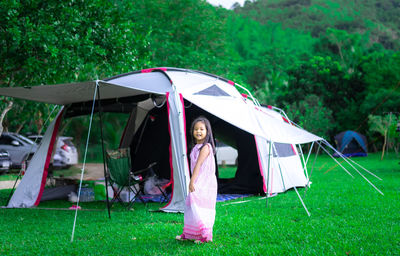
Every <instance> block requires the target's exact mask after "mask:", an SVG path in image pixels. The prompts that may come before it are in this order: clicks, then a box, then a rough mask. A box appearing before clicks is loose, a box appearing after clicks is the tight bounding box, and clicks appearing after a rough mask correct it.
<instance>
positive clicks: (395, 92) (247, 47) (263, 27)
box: [0, 0, 400, 148]
mask: <svg viewBox="0 0 400 256" xmlns="http://www.w3.org/2000/svg"><path fill="white" fill-rule="evenodd" d="M399 10H400V5H399V4H398V2H397V1H394V0H385V1H378V0H367V1H359V0H353V1H344V0H335V1H332V0H330V1H323V0H272V1H267V0H257V1H247V2H246V3H245V5H244V6H243V7H240V6H236V8H235V9H234V10H233V11H232V10H226V9H223V8H218V7H214V6H211V5H210V4H208V3H207V2H206V1H204V0H173V1H162V0H154V1H146V0H135V1H125V0H118V1H117V0H113V1H102V0H96V1H90V3H87V2H86V1H82V0H79V1H63V2H60V1H50V2H49V1H47V2H46V4H44V3H43V2H42V1H24V0H18V1H12V0H7V1H2V2H1V3H0V16H1V17H2V20H4V22H2V23H1V24H0V36H1V37H0V40H1V42H2V46H1V51H0V56H1V58H2V60H4V61H2V63H1V64H0V85H1V86H25V85H37V84H51V83H62V82H71V81H81V80H89V79H96V78H104V77H108V76H111V75H114V74H120V73H124V72H128V71H132V70H136V69H142V68H147V67H150V66H175V67H182V68H190V69H197V70H202V71H206V72H210V73H214V74H217V75H220V76H223V77H226V78H228V79H230V80H233V81H235V82H237V83H239V84H241V85H243V86H245V87H247V88H248V89H249V90H250V91H251V93H253V94H255V96H256V97H257V98H258V99H259V101H260V102H261V103H263V104H269V105H275V106H278V107H280V108H282V109H284V110H285V111H286V112H288V113H289V117H290V118H292V119H293V120H294V121H295V122H296V123H299V124H300V125H302V126H303V127H304V128H306V129H307V130H310V131H311V132H314V133H318V134H319V135H321V136H324V137H326V138H327V139H331V140H332V138H333V135H334V134H336V133H338V132H341V131H343V130H357V131H359V132H362V133H368V132H369V130H370V128H369V126H368V116H369V115H379V116H383V115H385V113H388V112H396V111H397V112H398V109H399V106H400V44H399V40H398V38H399V36H400V32H399V31H400V27H399V24H400V22H399V16H398V15H397V13H398V12H399ZM3 17H4V18H3ZM8 100H9V99H6V100H5V101H3V102H1V103H0V104H1V109H4V107H5V106H6V105H7V101H8ZM51 109H52V107H51V106H47V105H43V104H36V103H26V102H19V101H17V102H16V104H15V105H14V107H13V109H12V111H10V112H9V113H8V115H7V117H6V120H5V122H4V125H5V126H6V128H8V129H9V130H12V131H19V130H21V132H23V133H24V132H38V131H40V129H41V127H42V126H43V123H44V120H43V117H45V116H47V113H49V111H50V110H51ZM33 113H35V114H33ZM314 113H315V115H314ZM32 116H35V119H32V118H30V117H32ZM34 120H35V121H34ZM370 135H371V136H373V137H372V138H371V141H375V142H380V141H382V139H381V135H379V134H378V133H370ZM94 136H98V134H95V135H94ZM97 139H98V137H97ZM379 147H380V145H378V148H379Z"/></svg>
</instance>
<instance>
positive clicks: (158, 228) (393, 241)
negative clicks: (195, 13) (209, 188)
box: [0, 154, 400, 255]
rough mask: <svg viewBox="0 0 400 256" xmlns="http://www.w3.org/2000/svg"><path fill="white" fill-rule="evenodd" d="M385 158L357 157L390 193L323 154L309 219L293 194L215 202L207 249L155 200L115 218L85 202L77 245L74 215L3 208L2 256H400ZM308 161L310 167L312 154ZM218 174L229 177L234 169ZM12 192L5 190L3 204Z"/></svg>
mask: <svg viewBox="0 0 400 256" xmlns="http://www.w3.org/2000/svg"><path fill="white" fill-rule="evenodd" d="M379 157H380V155H379V154H370V155H369V156H368V157H366V158H356V159H355V160H356V161H357V162H358V163H360V164H361V165H363V166H365V167H366V168H368V169H369V170H371V171H373V172H374V173H375V174H377V175H378V176H380V177H381V178H382V179H383V181H379V180H377V179H376V178H374V177H372V176H371V175H369V174H365V176H366V177H367V178H369V179H370V180H371V181H372V182H374V184H375V185H376V186H377V187H378V188H379V189H381V190H382V191H383V193H384V194H385V195H384V196H382V195H380V194H379V193H377V192H376V191H375V190H374V189H373V188H372V187H371V186H370V185H369V184H368V183H367V182H365V181H364V180H363V179H362V178H361V177H360V176H359V175H358V174H356V172H355V171H353V170H350V169H349V171H350V172H351V173H352V174H353V175H354V177H355V178H354V179H353V178H351V177H350V176H349V175H348V174H346V173H345V172H344V171H343V170H341V169H340V168H339V167H335V166H336V164H335V162H334V161H333V160H331V159H330V158H329V157H328V156H324V155H323V156H319V157H318V160H317V162H316V165H315V167H314V170H313V173H312V177H311V180H312V182H313V183H312V185H311V188H310V189H309V190H308V191H307V194H305V190H304V189H299V192H300V194H301V195H302V197H303V199H304V202H305V204H306V205H307V207H308V209H309V211H310V213H311V217H308V216H307V214H306V212H305V211H304V209H303V207H302V205H301V203H300V201H299V200H298V198H297V195H296V193H295V192H294V191H293V190H290V191H288V192H286V193H283V194H279V195H278V196H276V197H273V198H270V199H269V200H268V206H267V207H266V201H265V199H262V198H261V197H256V196H255V197H250V198H245V199H239V200H236V202H240V201H247V202H243V203H240V204H229V203H231V202H232V201H228V202H221V203H217V209H216V210H217V215H216V222H215V225H214V241H213V242H212V243H207V244H201V245H195V244H193V243H191V242H179V241H175V239H174V237H175V236H176V235H178V234H180V232H181V231H182V227H183V214H172V213H170V214H168V213H160V212H149V211H148V210H149V209H157V208H159V207H160V206H161V205H160V204H157V203H153V204H148V205H147V206H146V207H145V206H143V205H142V204H140V203H138V204H135V206H134V211H125V210H122V209H120V208H118V207H116V209H114V210H113V211H112V218H111V219H108V217H107V213H106V210H105V205H104V203H101V202H93V203H81V206H82V208H83V209H85V210H84V211H79V212H78V218H77V225H76V230H75V241H74V242H73V243H71V242H70V238H71V232H72V225H73V221H74V213H75V212H74V211H65V210H44V209H0V215H1V217H0V229H1V233H0V241H1V246H0V255H336V254H337V255H400V200H399V199H400V165H399V164H398V163H399V162H400V159H398V158H396V157H395V156H394V155H390V156H388V157H387V158H386V159H385V160H384V161H380V160H379ZM309 162H310V166H309V168H311V164H312V162H313V158H312V157H311V158H310V161H309ZM220 171H221V173H224V172H225V173H224V174H223V175H227V176H229V175H230V173H231V172H232V169H229V168H228V169H226V170H225V169H223V170H220ZM363 173H365V172H363ZM8 193H9V190H1V191H0V197H1V198H0V199H1V200H2V201H4V200H5V198H6V197H7V196H8ZM69 206H71V203H69V202H66V201H50V202H44V203H41V204H40V207H41V208H53V207H54V208H66V207H69ZM89 209H90V210H89Z"/></svg>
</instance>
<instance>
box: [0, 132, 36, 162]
mask: <svg viewBox="0 0 400 256" xmlns="http://www.w3.org/2000/svg"><path fill="white" fill-rule="evenodd" d="M37 148H38V146H37V144H36V143H35V142H33V141H32V140H30V139H28V138H26V137H25V136H22V135H21V134H18V133H13V132H3V133H2V134H1V136H0V150H5V151H7V152H8V154H9V156H10V159H11V165H10V167H11V168H21V167H22V166H23V164H26V162H25V161H29V160H30V159H31V158H32V156H33V154H34V153H35V152H36V150H37Z"/></svg>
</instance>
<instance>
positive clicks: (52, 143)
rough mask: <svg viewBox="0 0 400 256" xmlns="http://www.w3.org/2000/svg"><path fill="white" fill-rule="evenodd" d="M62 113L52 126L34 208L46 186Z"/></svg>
mask: <svg viewBox="0 0 400 256" xmlns="http://www.w3.org/2000/svg"><path fill="white" fill-rule="evenodd" d="M63 112H64V109H63V110H62V112H61V113H60V114H59V115H58V118H57V120H56V123H55V124H54V130H53V134H52V135H51V139H50V145H49V149H48V150H47V156H46V162H45V164H44V169H43V176H42V182H41V184H40V190H39V194H38V197H37V198H36V202H35V204H34V205H35V206H38V205H39V203H40V199H41V198H42V195H43V190H44V186H45V185H46V179H47V173H48V170H49V165H50V160H51V154H52V153H53V148H54V144H55V140H56V138H57V133H58V127H59V126H60V122H61V117H62V116H63Z"/></svg>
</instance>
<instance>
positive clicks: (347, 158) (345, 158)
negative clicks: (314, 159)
mask: <svg viewBox="0 0 400 256" xmlns="http://www.w3.org/2000/svg"><path fill="white" fill-rule="evenodd" d="M325 145H327V146H328V147H329V148H331V149H333V150H334V151H335V152H336V153H338V154H339V155H340V156H341V157H342V158H343V159H344V160H345V161H346V162H347V160H349V161H351V162H352V163H353V164H356V165H358V166H359V167H361V168H362V169H363V170H364V171H366V172H367V173H369V174H371V175H372V176H374V177H375V178H377V179H378V180H382V179H381V178H380V177H378V176H377V175H375V174H374V173H373V172H371V171H368V170H367V169H365V168H364V167H363V166H361V165H360V164H359V163H357V162H356V161H354V160H352V159H351V158H349V157H346V156H345V155H343V154H342V153H341V152H339V151H338V150H336V149H335V148H334V147H332V145H331V144H329V143H327V142H325ZM347 163H348V164H349V165H350V166H351V167H353V168H354V169H356V168H355V167H354V166H352V165H351V164H350V163H349V162H347ZM356 170H357V169H356Z"/></svg>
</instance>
